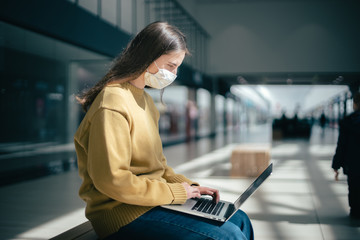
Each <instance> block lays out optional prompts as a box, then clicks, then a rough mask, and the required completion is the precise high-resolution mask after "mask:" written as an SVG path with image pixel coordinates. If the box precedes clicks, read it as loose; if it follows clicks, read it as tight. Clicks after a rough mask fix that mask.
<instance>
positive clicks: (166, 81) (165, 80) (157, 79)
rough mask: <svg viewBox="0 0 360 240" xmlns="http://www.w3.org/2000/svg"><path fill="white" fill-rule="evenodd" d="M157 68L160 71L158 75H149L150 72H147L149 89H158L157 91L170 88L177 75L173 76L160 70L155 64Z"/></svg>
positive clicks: (166, 71) (146, 82)
mask: <svg viewBox="0 0 360 240" xmlns="http://www.w3.org/2000/svg"><path fill="white" fill-rule="evenodd" d="M154 63H155V65H156V67H157V68H158V69H159V71H158V72H157V73H154V74H153V73H149V71H146V73H145V76H144V78H145V84H146V85H147V86H149V87H152V88H156V89H162V88H164V87H166V86H169V85H170V84H171V83H172V82H173V81H174V80H175V78H176V77H177V76H176V74H173V73H172V72H170V71H168V70H166V69H160V68H159V67H158V66H157V64H156V62H154Z"/></svg>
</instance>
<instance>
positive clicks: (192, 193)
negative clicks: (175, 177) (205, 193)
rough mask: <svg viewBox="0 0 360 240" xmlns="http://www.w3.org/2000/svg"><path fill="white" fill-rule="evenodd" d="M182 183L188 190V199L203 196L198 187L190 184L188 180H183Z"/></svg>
mask: <svg viewBox="0 0 360 240" xmlns="http://www.w3.org/2000/svg"><path fill="white" fill-rule="evenodd" d="M181 184H182V185H183V186H184V188H185V190H186V193H187V199H189V198H199V197H201V193H200V190H199V189H197V188H196V187H193V186H190V185H189V184H188V183H187V182H183V183H181Z"/></svg>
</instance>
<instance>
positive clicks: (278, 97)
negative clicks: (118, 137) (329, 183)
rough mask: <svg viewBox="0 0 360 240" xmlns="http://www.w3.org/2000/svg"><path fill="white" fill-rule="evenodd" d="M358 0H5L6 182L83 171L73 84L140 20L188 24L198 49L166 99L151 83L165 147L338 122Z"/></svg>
mask: <svg viewBox="0 0 360 240" xmlns="http://www.w3.org/2000/svg"><path fill="white" fill-rule="evenodd" d="M359 6H360V4H359V2H358V1H352V0H343V1H340V0H332V1H326V0H313V1H309V0H292V1H287V0H268V1H263V0H253V1H250V0H222V1H216V0H181V1H177V0H51V1H47V0H32V1H27V0H1V1H0V115H1V117H0V161H1V167H0V188H3V189H6V188H8V187H12V186H15V185H16V184H21V183H26V182H28V181H30V180H32V179H39V178H42V177H45V176H50V175H58V174H62V173H64V172H69V171H70V172H71V171H72V172H76V168H77V166H76V165H77V164H76V155H75V149H74V146H73V135H74V133H75V131H76V129H77V127H78V125H79V123H80V122H81V120H82V117H83V116H84V113H83V112H82V110H81V109H80V106H79V105H78V104H77V103H76V101H75V96H76V95H77V94H79V93H80V92H81V91H83V90H84V89H87V88H89V87H91V86H92V85H93V84H95V83H96V82H97V81H98V80H100V78H101V77H102V76H103V75H104V74H105V73H106V71H107V70H108V68H109V66H110V65H111V61H112V59H113V58H114V57H115V56H117V55H118V54H119V53H120V52H121V51H122V49H123V48H125V46H126V44H127V42H128V41H129V40H130V39H131V38H132V37H133V36H134V35H135V34H136V33H137V32H138V31H140V30H141V29H142V28H143V27H145V26H146V25H147V24H149V23H151V22H154V21H159V20H160V21H167V22H169V23H170V24H173V25H175V26H177V27H178V28H179V29H180V30H182V31H183V32H184V33H185V34H186V36H187V39H188V45H189V49H190V51H191V53H192V56H190V57H187V58H186V59H185V61H184V63H183V65H182V66H181V67H180V69H179V72H178V78H177V80H176V81H175V82H174V83H173V84H172V85H171V86H169V87H168V88H166V89H165V92H164V97H163V101H164V103H165V104H162V103H161V102H160V92H159V91H158V90H153V89H146V91H148V92H149V93H150V94H151V96H152V97H153V98H154V100H155V102H156V104H157V106H158V109H159V111H160V113H161V118H160V124H159V126H160V134H161V136H162V139H163V144H164V147H165V148H166V147H170V146H176V145H179V146H180V145H181V144H188V143H192V142H196V141H200V140H201V139H215V138H218V137H219V136H222V137H223V136H225V137H226V136H228V135H229V134H232V136H233V135H236V137H235V138H234V139H235V140H234V141H235V142H236V141H237V139H239V138H242V139H243V138H244V137H245V136H248V135H246V132H248V130H249V129H251V128H253V127H257V126H266V127H267V129H269V135H266V137H264V138H266V139H268V138H269V141H270V143H271V141H273V140H283V139H294V138H301V139H304V140H305V141H308V140H309V139H310V136H311V133H312V130H313V128H314V126H315V127H322V128H324V127H326V128H331V129H333V130H334V131H337V129H338V126H339V121H340V120H341V119H342V118H343V117H344V116H346V115H347V114H349V113H351V112H352V111H353V109H352V96H353V94H354V93H355V92H358V91H359V86H360V46H359V43H360V32H359V31H358V30H356V29H358V28H359V22H360V15H359V14H358V13H359V10H360V8H359ZM321 119H323V120H322V121H321ZM266 141H268V140H266ZM169 162H171V160H169ZM3 193H4V194H6V193H7V191H5V190H4V191H3ZM3 222H6V219H4V220H3Z"/></svg>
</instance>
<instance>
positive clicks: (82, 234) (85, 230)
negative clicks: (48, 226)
mask: <svg viewBox="0 0 360 240" xmlns="http://www.w3.org/2000/svg"><path fill="white" fill-rule="evenodd" d="M75 239H77V240H97V239H99V238H98V236H97V235H96V233H95V231H94V229H93V227H92V225H91V223H90V222H89V221H87V222H84V223H82V224H80V225H78V226H76V227H74V228H71V229H70V230H68V231H66V232H63V233H61V234H59V235H57V236H55V237H53V238H51V239H50V240H75Z"/></svg>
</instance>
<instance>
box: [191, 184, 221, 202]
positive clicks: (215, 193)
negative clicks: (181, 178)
mask: <svg viewBox="0 0 360 240" xmlns="http://www.w3.org/2000/svg"><path fill="white" fill-rule="evenodd" d="M194 187H195V188H197V189H199V191H200V194H201V195H209V196H211V197H212V198H213V201H215V202H216V203H218V202H219V201H220V194H219V190H217V189H214V188H208V187H202V186H194Z"/></svg>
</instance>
